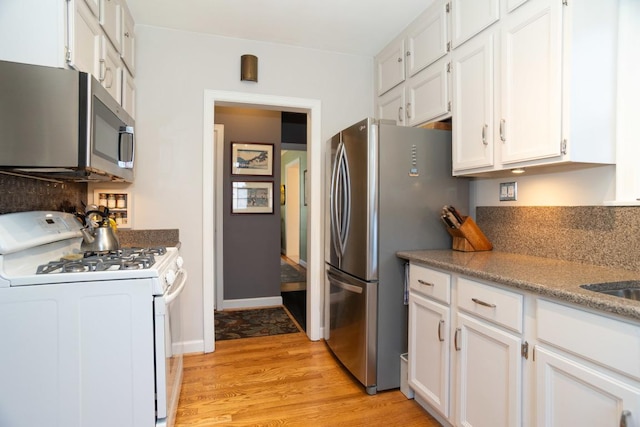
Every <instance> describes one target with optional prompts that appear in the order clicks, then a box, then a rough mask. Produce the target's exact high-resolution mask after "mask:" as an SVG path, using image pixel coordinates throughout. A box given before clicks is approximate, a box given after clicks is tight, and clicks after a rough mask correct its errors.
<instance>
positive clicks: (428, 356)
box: [409, 292, 450, 417]
mask: <svg viewBox="0 0 640 427" xmlns="http://www.w3.org/2000/svg"><path fill="white" fill-rule="evenodd" d="M449 312H450V309H449V307H446V306H444V305H442V304H438V303H437V302H434V301H431V300H429V299H427V298H423V297H421V296H419V295H417V294H415V293H413V292H412V293H411V294H410V296H409V385H411V388H413V390H414V391H415V392H416V393H417V394H418V395H419V396H420V397H422V398H423V399H424V400H426V401H427V402H428V403H429V404H430V405H432V406H433V407H434V408H436V409H437V410H438V411H439V412H440V413H441V414H442V415H444V416H445V417H448V416H449V355H450V354H449V353H450V347H449V342H450V341H449Z"/></svg>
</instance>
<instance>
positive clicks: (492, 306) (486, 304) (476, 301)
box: [471, 298, 496, 308]
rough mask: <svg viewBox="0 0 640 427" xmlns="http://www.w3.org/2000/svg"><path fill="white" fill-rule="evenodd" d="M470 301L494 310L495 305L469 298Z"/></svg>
mask: <svg viewBox="0 0 640 427" xmlns="http://www.w3.org/2000/svg"><path fill="white" fill-rule="evenodd" d="M471 301H473V302H475V303H476V304H480V305H484V306H485V307H490V308H496V305H495V304H491V303H489V302H484V301H482V300H480V299H478V298H471Z"/></svg>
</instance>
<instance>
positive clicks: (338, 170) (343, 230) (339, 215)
mask: <svg viewBox="0 0 640 427" xmlns="http://www.w3.org/2000/svg"><path fill="white" fill-rule="evenodd" d="M331 175H332V176H331V206H330V214H331V236H332V241H333V247H334V249H335V251H336V253H337V255H338V257H339V258H342V256H343V255H344V251H345V247H346V245H347V238H348V236H349V223H350V216H351V188H350V180H349V166H348V162H347V154H346V151H345V149H344V143H343V142H340V144H339V145H338V149H337V150H336V159H335V164H334V167H333V171H332V174H331Z"/></svg>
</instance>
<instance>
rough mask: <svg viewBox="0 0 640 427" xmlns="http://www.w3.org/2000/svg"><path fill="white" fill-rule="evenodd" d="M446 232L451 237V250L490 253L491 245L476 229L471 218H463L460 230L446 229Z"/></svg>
mask: <svg viewBox="0 0 640 427" xmlns="http://www.w3.org/2000/svg"><path fill="white" fill-rule="evenodd" d="M447 231H448V232H449V234H450V235H451V237H453V245H452V247H453V250H454V251H463V252H475V251H490V250H492V249H493V245H492V244H491V242H490V241H489V239H487V236H485V235H484V233H483V232H482V230H480V228H478V225H477V224H476V223H475V221H474V220H473V218H471V217H464V221H463V222H462V225H460V228H450V227H447Z"/></svg>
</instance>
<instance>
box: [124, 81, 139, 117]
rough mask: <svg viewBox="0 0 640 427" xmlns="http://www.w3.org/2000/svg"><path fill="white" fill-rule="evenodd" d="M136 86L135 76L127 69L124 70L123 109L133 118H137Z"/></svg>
mask: <svg viewBox="0 0 640 427" xmlns="http://www.w3.org/2000/svg"><path fill="white" fill-rule="evenodd" d="M135 101H136V86H135V84H134V81H133V76H132V75H131V74H129V71H127V70H126V69H123V70H122V107H123V108H124V110H125V111H126V112H127V113H129V115H130V116H131V117H132V118H134V119H135V118H136V104H135Z"/></svg>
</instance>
